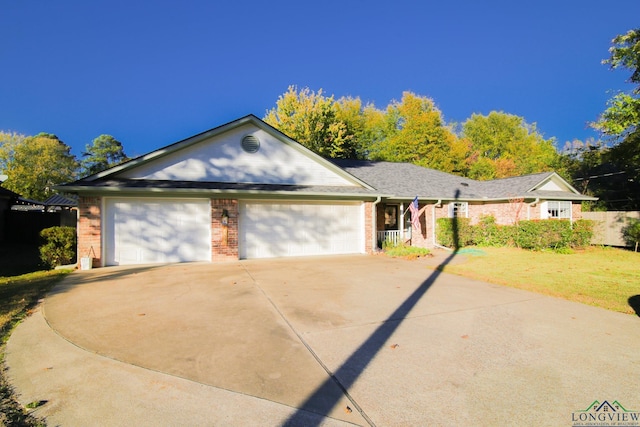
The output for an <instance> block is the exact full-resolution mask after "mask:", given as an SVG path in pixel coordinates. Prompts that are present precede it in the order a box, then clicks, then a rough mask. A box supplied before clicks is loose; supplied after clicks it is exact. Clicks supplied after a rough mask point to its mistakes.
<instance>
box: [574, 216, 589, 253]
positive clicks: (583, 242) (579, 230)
mask: <svg viewBox="0 0 640 427" xmlns="http://www.w3.org/2000/svg"><path fill="white" fill-rule="evenodd" d="M594 224H595V223H594V222H593V221H592V220H590V219H579V220H577V221H575V222H574V223H573V224H572V226H573V235H572V236H571V247H572V248H586V247H587V246H589V245H590V244H591V239H592V238H593V226H594Z"/></svg>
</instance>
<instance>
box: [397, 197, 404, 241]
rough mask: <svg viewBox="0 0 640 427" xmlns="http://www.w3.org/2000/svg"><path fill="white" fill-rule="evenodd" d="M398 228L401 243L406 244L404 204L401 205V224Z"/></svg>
mask: <svg viewBox="0 0 640 427" xmlns="http://www.w3.org/2000/svg"><path fill="white" fill-rule="evenodd" d="M398 228H399V229H400V242H401V243H404V203H400V224H398Z"/></svg>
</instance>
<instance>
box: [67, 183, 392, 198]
mask: <svg viewBox="0 0 640 427" xmlns="http://www.w3.org/2000/svg"><path fill="white" fill-rule="evenodd" d="M62 188H63V189H64V190H65V191H67V192H71V193H77V194H86V195H102V196H107V197H108V196H114V195H135V196H138V195H140V194H144V193H146V195H159V196H160V195H161V196H201V197H202V196H209V197H213V198H217V197H219V196H229V195H233V196H234V197H238V198H266V199H268V198H278V199H283V198H294V199H300V198H305V197H307V198H314V199H331V200H335V199H344V200H364V201H369V200H372V201H373V200H376V199H377V198H378V196H380V197H386V196H385V195H380V194H377V193H376V194H363V193H337V192H320V191H269V190H236V189H205V188H158V187H140V188H132V187H99V188H97V187H84V186H65V187H62Z"/></svg>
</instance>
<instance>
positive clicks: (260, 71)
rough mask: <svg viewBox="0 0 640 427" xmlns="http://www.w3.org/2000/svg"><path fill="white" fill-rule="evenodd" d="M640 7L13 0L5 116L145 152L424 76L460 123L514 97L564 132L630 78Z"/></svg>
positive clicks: (75, 140) (2, 86) (582, 126)
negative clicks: (299, 100) (285, 108)
mask: <svg viewBox="0 0 640 427" xmlns="http://www.w3.org/2000/svg"><path fill="white" fill-rule="evenodd" d="M638 17H640V2H639V1H638V0H619V1H618V0H611V1H604V0H599V1H594V0H581V1H577V0H537V1H513V0H508V1H502V0H500V1H497V0H487V1H484V2H480V1H477V0H457V1H456V0H453V1H428V0H423V1H405V0H398V1H395V2H389V1H385V2H382V1H377V0H368V1H360V0H340V1H334V0H326V1H323V2H303V1H277V0H274V1H270V2H263V1H261V2H257V1H244V2H228V1H227V2H217V1H204V0H191V1H166V0H158V1H153V2H152V1H145V2H142V1H135V0H127V1H121V0H111V1H109V2H106V1H86V0H83V1H76V0H57V1H51V0H19V1H15V0H0V129H1V130H5V131H16V132H18V133H23V134H26V135H33V134H36V133H38V132H49V133H54V134H56V135H58V137H60V139H62V140H63V141H64V142H66V143H67V144H69V145H70V146H71V147H72V148H73V152H74V153H75V154H77V155H79V154H80V152H81V150H82V149H83V147H84V145H85V144H87V143H90V142H91V141H92V140H93V138H95V137H97V136H98V135H100V134H103V133H106V134H111V135H113V136H115V137H116V138H117V139H118V140H120V141H121V142H122V143H123V145H124V147H125V151H126V152H127V154H128V155H129V156H137V155H141V154H145V153H146V152H149V151H151V150H154V149H157V148H160V147H162V146H165V145H168V144H170V143H173V142H175V141H178V140H181V139H184V138H187V137H189V136H192V135H194V134H197V133H199V132H202V131H205V130H207V129H210V128H213V127H215V126H218V125H221V124H224V123H226V122H228V121H231V120H234V119H236V118H238V117H241V116H244V115H246V114H250V113H252V114H255V115H257V116H258V117H262V116H264V114H265V112H266V110H268V109H270V108H272V107H274V106H275V103H276V100H277V98H278V96H279V95H281V94H282V93H284V92H285V91H286V90H287V87H288V86H289V85H297V86H298V87H309V88H311V89H313V90H318V89H320V88H322V89H323V90H324V91H325V93H326V94H334V95H335V96H336V97H341V96H345V95H351V96H354V97H355V96H359V97H360V98H361V99H362V100H363V101H370V102H373V103H375V105H376V106H377V107H378V108H384V107H386V105H387V104H388V103H389V102H390V101H391V100H393V99H400V98H401V97H402V92H403V91H404V90H410V91H413V92H415V93H417V94H420V95H426V96H429V97H431V98H433V99H434V101H435V102H436V104H437V105H438V106H439V108H440V109H441V110H442V112H443V113H444V116H445V120H447V121H452V122H462V121H464V120H465V119H467V118H468V117H470V116H471V114H472V113H481V114H487V113H489V112H490V111H492V110H502V111H505V112H508V113H512V114H516V115H520V116H523V117H524V118H525V119H526V120H527V121H528V122H529V123H532V122H536V123H537V126H538V129H539V130H540V131H541V132H542V133H543V134H544V136H545V137H547V138H550V137H555V138H556V139H557V141H558V145H560V146H562V145H563V143H564V142H565V141H567V140H571V139H574V138H578V139H585V138H588V137H591V136H597V135H596V134H595V133H594V132H593V131H591V130H589V129H588V127H587V123H588V122H589V121H593V120H595V119H596V118H597V117H598V114H599V113H600V112H602V110H603V109H604V108H605V106H606V105H605V103H606V100H607V99H609V98H610V97H611V95H612V93H613V92H612V91H616V90H620V89H625V90H626V89H629V88H630V87H631V86H630V85H629V84H627V83H625V80H626V79H627V78H628V77H629V74H628V73H626V72H624V71H615V72H614V71H610V70H609V69H608V67H607V66H606V65H602V64H601V61H602V59H604V58H606V57H607V56H608V49H609V47H610V42H611V39H612V38H613V37H614V36H616V35H617V34H621V33H625V32H626V31H628V30H629V29H631V28H634V27H637V26H638V25H639V24H640V22H639V21H638Z"/></svg>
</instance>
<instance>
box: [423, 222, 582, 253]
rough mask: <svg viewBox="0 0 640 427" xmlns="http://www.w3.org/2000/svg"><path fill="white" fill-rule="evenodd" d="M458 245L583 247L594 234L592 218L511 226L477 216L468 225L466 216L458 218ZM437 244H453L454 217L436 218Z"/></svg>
mask: <svg viewBox="0 0 640 427" xmlns="http://www.w3.org/2000/svg"><path fill="white" fill-rule="evenodd" d="M456 221H457V232H458V242H459V247H463V246H469V245H475V246H516V247H519V248H523V249H533V250H542V249H552V250H559V249H561V248H567V249H569V248H582V247H585V246H588V245H589V243H590V241H591V237H592V236H593V221H589V220H578V221H575V222H574V223H573V224H572V223H571V222H570V221H569V220H542V221H540V220H537V221H520V222H519V223H517V224H514V225H498V224H496V220H495V218H494V217H493V216H484V217H482V218H480V221H479V223H478V224H477V225H470V223H469V219H468V218H457V220H456ZM436 232H437V237H438V243H439V244H441V245H443V246H448V247H454V246H455V243H454V232H453V219H451V218H440V219H438V221H437V229H436Z"/></svg>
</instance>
